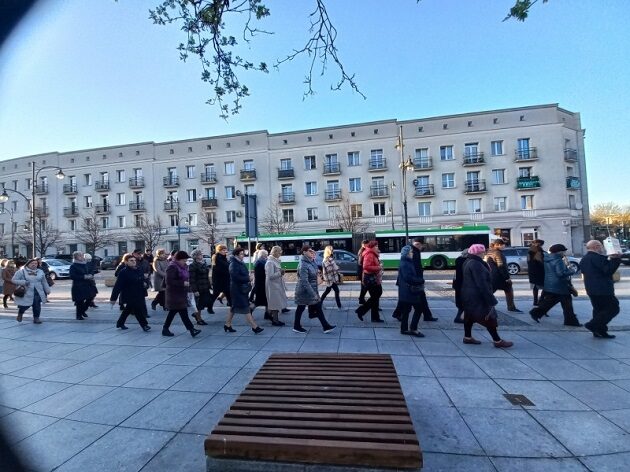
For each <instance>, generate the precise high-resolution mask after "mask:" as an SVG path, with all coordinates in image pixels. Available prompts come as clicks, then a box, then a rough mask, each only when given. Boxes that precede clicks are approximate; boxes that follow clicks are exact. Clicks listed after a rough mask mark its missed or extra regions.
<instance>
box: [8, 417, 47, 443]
mask: <svg viewBox="0 0 630 472" xmlns="http://www.w3.org/2000/svg"><path fill="white" fill-rule="evenodd" d="M57 421H59V420H58V419H57V418H53V417H52V416H44V415H38V414H33V413H28V412H26V411H14V412H13V413H11V414H10V415H7V416H5V417H4V418H3V419H2V427H3V429H4V430H5V431H7V432H8V431H10V433H9V434H7V435H6V436H5V438H6V440H7V441H8V442H9V443H10V444H16V443H18V442H20V441H21V440H22V439H25V438H27V437H29V436H31V435H33V434H35V433H37V432H38V431H41V430H42V429H44V428H46V427H47V426H50V425H51V424H53V423H55V422H57Z"/></svg>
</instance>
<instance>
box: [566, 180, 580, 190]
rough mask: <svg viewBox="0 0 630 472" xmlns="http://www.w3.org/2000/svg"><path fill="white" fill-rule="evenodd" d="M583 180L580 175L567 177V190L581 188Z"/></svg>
mask: <svg viewBox="0 0 630 472" xmlns="http://www.w3.org/2000/svg"><path fill="white" fill-rule="evenodd" d="M581 187H582V182H581V181H580V178H579V177H567V190H579V189H580V188H581Z"/></svg>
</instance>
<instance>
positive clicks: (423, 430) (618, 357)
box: [0, 283, 630, 472]
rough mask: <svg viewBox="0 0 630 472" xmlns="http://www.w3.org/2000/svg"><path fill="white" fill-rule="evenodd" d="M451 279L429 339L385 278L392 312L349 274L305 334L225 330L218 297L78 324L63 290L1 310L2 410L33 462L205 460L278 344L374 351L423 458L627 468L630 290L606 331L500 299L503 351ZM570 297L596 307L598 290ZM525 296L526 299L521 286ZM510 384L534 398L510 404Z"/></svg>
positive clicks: (171, 463) (96, 467)
mask: <svg viewBox="0 0 630 472" xmlns="http://www.w3.org/2000/svg"><path fill="white" fill-rule="evenodd" d="M443 285H444V284H443V283H436V284H430V286H429V288H430V290H429V297H430V303H431V307H432V309H433V311H434V314H435V316H437V317H438V318H439V319H440V320H439V321H438V322H437V323H430V324H428V323H422V324H421V329H422V331H423V332H424V333H425V334H426V337H425V338H422V339H406V338H402V337H401V335H400V334H399V333H398V326H397V323H395V322H394V320H392V319H391V316H390V313H391V311H392V309H393V306H394V304H395V298H394V295H393V290H390V289H389V288H388V290H387V291H386V295H388V296H389V298H386V299H385V300H384V301H383V308H384V311H383V313H384V318H385V319H386V323H385V324H384V325H379V326H374V325H372V324H371V323H369V322H365V323H362V322H360V321H359V320H358V319H357V318H356V316H355V314H354V312H353V308H354V307H355V305H354V304H352V307H351V300H350V299H349V298H347V297H354V298H352V300H354V299H356V297H355V295H356V290H354V288H353V287H352V285H351V284H348V285H346V286H344V288H343V290H344V291H345V292H344V294H345V295H346V297H344V298H343V300H342V302H343V303H344V304H345V305H346V306H347V307H348V308H346V309H343V310H337V309H336V308H333V305H334V301H333V299H327V301H326V304H325V305H326V313H327V316H328V318H329V320H330V321H331V322H332V323H334V324H337V326H338V329H337V330H336V331H335V332H334V333H331V334H327V335H326V334H323V333H322V330H321V327H319V326H318V325H315V324H313V323H312V321H313V320H305V322H304V325H305V327H309V328H310V329H309V332H308V334H307V335H299V334H296V333H293V332H292V331H291V329H290V327H283V328H275V327H271V326H267V325H266V323H262V322H261V326H263V327H264V328H265V330H264V332H263V333H262V334H260V335H254V334H253V333H252V332H251V330H250V329H249V328H248V327H247V326H246V325H245V324H244V321H243V320H242V319H238V318H237V319H236V321H237V322H236V323H235V328H236V329H237V330H238V331H237V332H236V333H233V334H226V333H224V332H223V330H222V328H221V327H222V325H223V319H224V316H225V313H226V308H224V307H221V306H220V305H217V308H216V309H215V311H216V314H215V315H212V316H208V315H205V318H206V319H207V320H208V321H209V322H210V325H209V326H207V327H202V329H203V332H202V334H200V335H199V336H198V337H197V338H194V339H193V338H191V337H190V335H189V334H188V333H186V332H185V331H184V328H183V326H182V325H181V323H180V322H178V321H176V322H175V324H174V326H173V328H172V331H174V332H175V334H176V336H175V337H174V338H165V337H162V336H161V335H160V325H161V323H162V321H163V319H164V312H162V311H158V312H150V313H152V315H153V316H152V318H151V319H150V320H149V321H150V323H151V325H152V326H153V331H151V332H150V333H144V332H142V331H141V330H140V328H139V327H138V325H137V324H136V323H135V320H133V319H130V320H129V322H128V326H129V328H130V329H129V330H127V331H120V330H117V329H116V328H115V327H114V320H115V318H114V317H115V316H116V310H112V309H110V308H109V307H108V306H105V304H104V303H102V302H101V307H100V308H99V309H98V310H91V311H90V312H89V314H90V318H89V319H88V320H85V321H82V322H78V321H75V320H74V319H73V318H74V314H73V310H72V307H71V305H70V304H69V303H68V302H67V301H63V300H61V299H58V298H56V297H53V299H52V301H51V302H50V303H49V304H47V305H46V306H45V307H44V312H43V315H42V316H43V319H44V323H43V324H42V325H34V324H32V323H31V322H30V321H31V318H30V317H25V321H24V322H23V323H21V324H18V323H17V322H16V321H15V319H14V317H15V310H12V309H9V310H8V311H6V310H5V311H2V310H1V309H0V390H1V395H0V417H2V418H1V419H2V422H3V424H4V426H5V428H7V429H8V431H10V434H9V436H10V439H11V441H12V442H13V443H14V446H15V448H16V449H17V451H18V452H19V453H20V454H21V455H22V456H23V457H24V458H26V459H28V461H29V463H30V465H31V467H32V468H33V470H38V471H49V470H59V471H81V472H83V471H90V472H92V471H95V472H96V471H111V470H116V471H140V470H142V471H143V472H148V471H167V470H169V471H170V470H191V471H199V472H201V471H204V470H205V456H204V451H203V440H204V438H205V435H206V434H207V433H209V432H210V431H211V429H212V428H213V426H214V424H215V423H216V422H217V421H218V419H219V418H220V417H221V416H222V415H223V413H224V412H225V411H226V409H227V408H228V407H229V405H230V404H231V402H232V401H233V400H234V398H236V396H237V395H238V394H239V392H240V391H241V389H242V388H243V387H244V386H245V385H246V384H247V383H248V382H249V380H250V379H251V378H252V377H253V375H254V374H255V373H256V371H257V369H258V368H259V367H260V366H261V365H262V364H263V363H264V361H265V360H266V359H267V357H268V356H269V354H270V353H272V352H340V353H342V352H362V353H372V352H375V353H376V352H378V353H387V354H391V355H392V357H393V359H394V361H395V364H396V368H397V371H398V374H399V377H400V381H401V384H402V387H403V391H404V393H405V396H406V399H407V402H408V405H409V409H410V412H411V415H412V417H413V420H414V424H415V426H416V431H417V433H418V437H419V439H420V444H421V447H422V450H423V452H424V459H425V468H424V470H426V471H439V470H444V471H457V470H462V471H463V470H475V471H495V470H498V471H510V472H512V471H520V470H523V471H525V470H527V471H541V470H548V471H583V470H591V471H598V472H599V471H617V470H619V471H621V470H627V464H628V463H630V300H626V299H624V300H622V313H621V314H620V315H619V316H618V317H617V318H616V319H615V321H614V326H615V328H614V331H613V332H614V334H616V335H617V338H616V339H614V340H611V341H607V340H602V339H594V338H593V337H592V336H591V334H590V333H589V332H587V331H586V330H584V329H580V328H565V327H564V326H562V324H561V318H562V316H561V314H560V310H559V308H554V310H552V312H551V316H550V317H549V318H545V319H544V320H543V322H542V323H541V324H536V323H534V322H533V321H532V320H531V319H530V318H529V316H528V315H527V314H526V313H525V314H520V315H515V316H511V314H506V313H502V314H501V325H502V326H501V327H500V333H501V334H502V336H503V337H504V338H505V339H509V340H512V341H514V343H515V345H514V347H513V348H511V349H508V350H502V349H495V348H494V347H493V345H492V343H491V342H490V340H489V338H488V336H487V335H486V334H485V332H484V331H482V330H481V329H478V328H476V329H475V336H476V337H478V338H479V339H482V340H483V341H484V342H483V344H481V345H479V346H469V345H463V344H462V343H461V338H462V330H461V326H458V325H453V323H452V318H453V316H454V312H455V309H454V305H453V302H452V296H451V295H452V294H450V293H448V292H445V291H444V290H443ZM101 295H102V296H103V297H105V296H106V294H105V293H103V294H101ZM575 304H576V312H577V313H578V316H579V317H580V319H581V321H585V320H587V319H588V313H590V305H589V304H588V300H587V299H585V298H583V297H581V298H578V299H576V303H575ZM517 305H519V306H520V307H521V309H523V310H524V311H525V309H526V308H527V309H529V308H530V307H529V306H528V304H527V302H526V300H525V299H517ZM501 307H505V303H504V301H501V303H500V305H499V308H501ZM256 317H257V319H260V318H261V317H262V313H261V311H260V309H259V311H258V313H257V314H256ZM284 319H285V320H292V313H291V314H288V315H285V316H284ZM505 393H516V394H523V395H525V396H526V397H527V398H528V399H529V400H531V402H533V404H534V406H529V407H523V406H514V405H512V404H511V403H510V402H508V401H507V400H506V399H505V398H504V396H503V394H505Z"/></svg>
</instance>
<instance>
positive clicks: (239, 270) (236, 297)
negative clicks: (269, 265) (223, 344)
mask: <svg viewBox="0 0 630 472" xmlns="http://www.w3.org/2000/svg"><path fill="white" fill-rule="evenodd" d="M244 257H245V250H244V249H243V248H242V247H237V248H236V249H234V251H233V252H232V258H231V259H230V269H229V270H230V293H231V295H232V306H231V307H230V311H229V312H228V316H227V319H226V320H225V324H224V325H223V331H225V332H226V333H228V332H229V333H234V332H236V330H235V329H234V328H232V318H234V313H241V314H244V315H246V319H247V323H249V325H250V326H251V328H252V331H253V332H254V334H258V333H260V332H261V331H262V330H263V328H261V327H260V326H258V325H257V324H256V322H255V321H254V317H253V316H252V312H251V309H250V306H249V292H250V291H251V290H252V284H251V283H250V281H249V271H248V270H247V266H246V265H245V263H244V262H243V258H244Z"/></svg>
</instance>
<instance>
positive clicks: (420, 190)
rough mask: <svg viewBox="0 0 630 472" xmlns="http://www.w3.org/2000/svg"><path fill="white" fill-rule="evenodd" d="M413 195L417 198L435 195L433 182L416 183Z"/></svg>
mask: <svg viewBox="0 0 630 472" xmlns="http://www.w3.org/2000/svg"><path fill="white" fill-rule="evenodd" d="M414 196H415V197H418V198H422V197H434V196H435V190H434V187H433V184H427V185H418V186H417V187H415V189H414Z"/></svg>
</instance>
